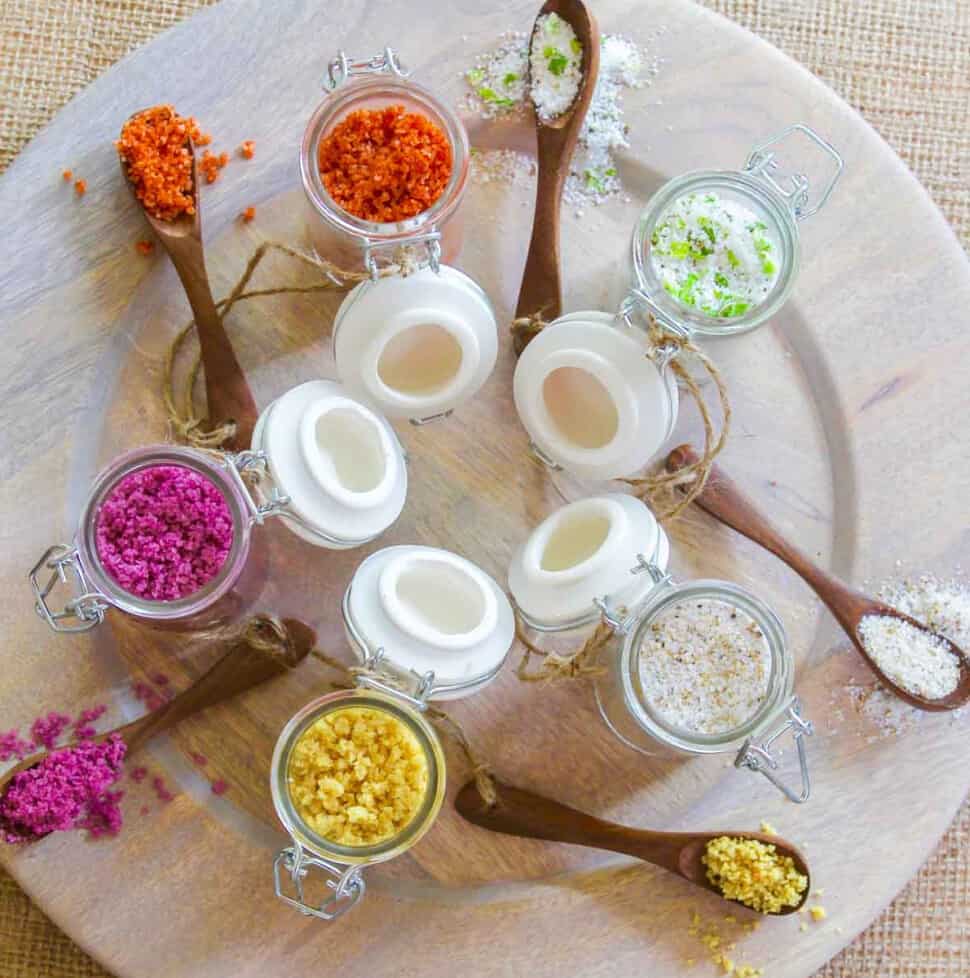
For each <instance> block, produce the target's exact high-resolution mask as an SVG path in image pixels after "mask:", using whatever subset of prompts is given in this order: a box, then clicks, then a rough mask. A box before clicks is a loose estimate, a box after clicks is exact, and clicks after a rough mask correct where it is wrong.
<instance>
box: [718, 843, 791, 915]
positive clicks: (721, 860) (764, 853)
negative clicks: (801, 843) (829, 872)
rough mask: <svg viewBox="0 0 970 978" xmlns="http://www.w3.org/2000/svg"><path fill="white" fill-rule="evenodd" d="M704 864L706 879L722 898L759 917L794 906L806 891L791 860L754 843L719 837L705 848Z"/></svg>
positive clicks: (766, 844) (772, 848)
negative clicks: (757, 913)
mask: <svg viewBox="0 0 970 978" xmlns="http://www.w3.org/2000/svg"><path fill="white" fill-rule="evenodd" d="M703 860H704V865H705V866H706V867H707V878H708V879H709V880H710V881H711V882H712V883H713V884H714V885H715V886H716V887H717V888H718V889H719V890H720V891H721V893H723V894H724V896H725V897H727V898H728V899H729V900H737V901H739V902H740V903H743V904H744V905H745V906H748V907H751V909H752V910H757V911H758V912H759V913H778V912H779V911H780V910H783V909H784V908H785V907H794V906H796V905H797V904H798V903H799V901H800V900H801V896H802V894H803V893H804V892H805V890H806V888H807V887H808V877H807V876H805V875H804V874H803V873H800V872H799V871H798V869H797V868H796V867H795V862H794V860H793V859H792V857H791V856H783V855H781V854H780V853H779V852H778V850H777V848H776V847H775V846H774V845H771V844H768V843H764V842H759V841H758V840H756V839H736V838H731V837H730V836H726V835H722V836H718V838H716V839H711V841H710V842H708V843H707V845H706V846H705V849H704V857H703Z"/></svg>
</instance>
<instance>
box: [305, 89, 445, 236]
mask: <svg viewBox="0 0 970 978" xmlns="http://www.w3.org/2000/svg"><path fill="white" fill-rule="evenodd" d="M318 152H319V163H320V176H321V177H322V179H323V185H324V186H325V187H326V188H327V192H328V193H329V194H330V196H331V197H332V198H333V199H334V201H335V202H336V203H337V204H339V205H340V206H341V207H342V208H343V209H344V210H345V211H348V212H349V213H351V214H353V215H354V216H355V217H360V218H363V219H364V220H367V221H377V222H382V223H383V222H389V221H402V220H404V219H405V218H408V217H414V216H415V215H416V214H420V213H421V212H422V211H426V210H427V209H428V208H429V207H430V206H431V205H432V204H433V203H434V202H435V201H436V200H437V199H438V198H439V197H440V196H441V194H442V192H443V191H444V189H445V187H446V186H447V184H448V180H449V178H450V177H451V170H452V166H453V161H452V156H451V145H450V143H449V142H448V137H447V136H446V135H445V134H444V132H443V131H442V130H441V128H440V127H439V126H436V125H435V124H434V123H433V122H432V121H431V120H430V119H428V118H427V117H425V116H423V115H419V114H417V113H415V112H407V111H405V109H404V106H403V105H389V106H387V107H386V108H383V109H358V110H357V111H355V112H351V113H350V114H349V115H347V117H346V118H344V119H342V120H341V121H340V122H339V123H338V124H337V125H336V126H334V128H333V130H332V131H331V132H329V133H328V134H327V135H326V136H325V137H324V138H323V139H322V140H321V141H320V147H319V151H318Z"/></svg>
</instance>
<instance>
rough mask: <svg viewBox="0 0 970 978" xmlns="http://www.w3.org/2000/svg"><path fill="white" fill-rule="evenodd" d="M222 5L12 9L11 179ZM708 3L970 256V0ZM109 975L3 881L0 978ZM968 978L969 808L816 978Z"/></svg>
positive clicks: (150, 0) (7, 123) (8, 43)
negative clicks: (22, 154) (845, 113)
mask: <svg viewBox="0 0 970 978" xmlns="http://www.w3.org/2000/svg"><path fill="white" fill-rule="evenodd" d="M212 2H215V0H0V170H2V169H3V168H5V167H6V165H7V164H8V163H9V162H10V160H12V159H13V157H14V155H15V154H16V153H17V152H18V151H19V150H20V149H21V148H22V147H23V146H24V144H25V143H26V142H27V141H28V140H29V139H30V138H31V136H33V135H34V133H36V132H37V130H38V129H39V128H40V127H41V126H43V125H44V124H45V123H46V122H47V121H48V120H49V119H50V118H51V116H52V115H53V114H54V113H55V112H56V111H57V109H58V108H60V106H61V105H63V104H64V103H65V102H66V101H67V100H68V99H69V98H70V97H71V96H72V95H73V94H74V93H75V92H76V91H77V90H78V89H80V88H81V87H83V86H84V85H86V84H87V83H88V82H90V81H91V80H92V79H94V78H95V77H96V76H97V75H98V74H99V73H100V72H102V71H103V70H104V69H105V68H107V67H108V66H109V65H111V64H112V63H113V62H115V61H116V60H117V59H118V58H120V57H122V56H123V55H125V54H126V53H127V52H128V51H130V50H131V49H132V48H134V47H136V46H137V45H139V44H142V43H143V42H145V41H147V40H148V39H149V38H151V37H152V36H153V35H154V34H156V33H157V32H158V31H160V30H162V29H163V28H165V27H168V26H169V25H171V24H173V23H174V22H175V21H177V20H178V19H180V18H182V17H185V16H187V15H188V14H190V13H192V12H193V11H194V10H197V9H198V8H200V7H202V6H206V5H208V4H209V3H212ZM703 2H704V3H705V5H706V6H708V7H710V8H712V9H714V10H717V11H719V12H720V13H722V14H725V15H726V16H728V17H730V18H732V19H734V20H736V21H737V22H738V23H740V24H743V25H744V26H745V27H748V28H749V29H751V30H753V31H755V32H756V33H758V34H760V35H761V36H762V37H764V38H765V39H766V40H768V41H770V42H771V43H772V44H774V45H776V46H777V47H779V48H781V49H782V50H784V51H786V52H787V53H788V54H790V55H792V56H793V57H794V58H796V59H797V60H798V61H800V62H802V64H804V65H807V66H808V67H809V68H810V69H811V70H812V71H814V72H815V73H816V74H817V75H818V76H819V77H820V78H822V79H823V80H824V81H826V82H827V83H828V84H829V85H831V86H832V87H833V88H834V89H835V90H836V91H837V92H838V93H839V94H840V95H842V97H843V98H845V99H846V100H847V101H848V102H849V103H850V104H852V105H853V106H855V107H856V108H857V109H859V111H861V112H862V114H863V115H864V116H865V117H866V118H867V119H868V120H869V121H870V122H871V123H872V124H873V125H874V126H875V127H876V129H878V130H879V132H880V133H881V134H882V135H883V136H884V137H885V138H886V140H887V141H888V142H889V143H890V144H891V145H892V146H893V147H894V148H895V149H896V151H897V152H898V153H899V154H900V155H901V156H902V157H903V159H904V160H906V162H907V163H908V164H909V166H910V167H911V168H912V169H913V171H914V172H915V173H916V175H917V176H918V177H919V179H920V180H921V181H922V182H923V184H924V185H925V186H926V187H927V188H928V190H929V191H930V193H931V194H932V195H933V197H934V198H935V200H936V202H937V203H938V204H939V205H940V207H941V208H942V210H943V212H944V213H945V214H946V216H947V217H948V218H949V220H950V221H951V222H952V224H953V226H954V228H955V229H956V231H957V233H958V234H959V235H960V237H961V240H962V241H963V243H964V245H965V246H966V247H968V248H970V0H811V2H809V0H703ZM64 162H65V161H62V160H55V161H53V162H52V164H51V165H52V166H60V165H62V164H63V163H64ZM68 162H69V161H68ZM887 231H888V232H890V233H891V232H892V229H887ZM829 910H830V913H831V915H832V919H831V920H830V921H829V923H828V924H827V925H826V926H829V925H831V926H838V920H837V918H838V907H830V908H829ZM105 976H106V972H105V971H104V970H103V969H101V968H100V967H99V966H98V965H97V964H95V963H94V962H93V961H92V960H91V959H90V958H88V957H86V956H85V955H84V954H83V953H82V952H81V951H80V950H79V949H78V948H76V947H75V946H74V945H73V944H72V943H71V941H70V940H68V939H67V938H66V937H65V936H64V935H63V934H61V933H60V932H59V931H58V930H57V929H56V928H55V927H54V926H53V925H52V924H51V923H50V922H48V921H47V919H46V918H45V917H44V916H43V914H41V912H40V911H39V910H38V909H37V908H36V907H34V906H33V905H32V904H31V902H30V901H29V900H28V899H27V897H26V896H25V895H24V894H23V893H22V892H21V890H20V889H19V888H18V887H17V885H16V883H14V881H13V880H11V879H10V878H9V877H7V876H5V875H3V873H2V872H0V978H105ZM968 976H970V803H968V804H965V805H964V807H963V809H962V811H961V812H960V814H959V816H958V817H957V819H956V821H955V822H954V824H953V826H952V827H951V828H950V831H949V832H948V833H947V835H946V836H945V838H944V839H943V841H942V842H941V843H940V845H939V847H938V848H937V850H936V852H935V853H934V855H933V856H932V857H931V859H930V860H929V862H927V864H926V865H925V866H924V868H923V869H922V871H921V872H920V873H919V875H918V876H917V877H916V878H915V879H914V880H913V881H912V883H910V885H909V886H908V887H907V888H906V890H905V891H904V892H903V893H902V894H901V895H900V896H899V897H898V899H897V900H896V901H895V902H894V903H893V904H892V906H891V907H890V908H889V909H888V910H887V911H886V912H885V913H884V914H883V915H882V916H881V917H880V918H879V919H878V920H877V921H876V922H875V923H874V924H873V925H872V926H871V927H870V928H869V929H868V930H867V931H866V932H865V933H864V934H863V935H861V936H860V937H859V938H858V939H857V940H856V941H855V942H854V943H853V944H851V945H850V946H849V947H848V948H847V949H846V950H845V951H843V952H842V953H841V954H840V955H838V957H836V958H835V959H834V960H833V961H831V962H830V963H829V964H828V965H827V966H826V967H825V968H823V969H822V971H820V972H819V973H818V975H817V976H816V978H968Z"/></svg>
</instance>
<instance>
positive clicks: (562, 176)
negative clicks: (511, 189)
mask: <svg viewBox="0 0 970 978" xmlns="http://www.w3.org/2000/svg"><path fill="white" fill-rule="evenodd" d="M551 13H554V14H556V15H557V16H558V17H561V18H562V19H563V20H564V21H566V22H567V23H568V24H569V26H570V27H572V29H573V31H575V33H576V39H577V40H578V41H579V43H580V44H581V45H582V46H583V56H582V63H581V65H580V73H581V77H580V80H579V89H578V91H577V92H576V97H575V98H574V99H573V102H572V104H571V105H570V106H569V108H568V109H565V110H564V111H563V112H561V113H560V114H559V115H557V116H556V117H555V118H553V119H548V120H542V119H540V118H539V116H538V113H537V114H536V167H537V174H536V206H535V216H534V217H533V221H532V239H531V241H530V242H529V252H528V255H527V256H526V261H525V270H524V272H523V274H522V285H521V287H520V289H519V299H518V303H517V305H516V308H515V315H516V317H517V318H518V317H527V316H532V315H534V314H537V313H539V314H541V315H542V316H543V318H545V319H547V320H552V319H556V318H557V317H558V316H560V315H561V314H562V282H561V278H560V275H561V273H560V267H559V218H560V210H561V205H562V191H563V187H564V186H565V183H566V177H567V176H568V174H569V163H570V161H571V160H572V157H573V152H574V151H575V149H576V143H577V142H578V141H579V133H580V130H581V129H582V127H583V122H584V121H585V119H586V113H587V111H588V110H589V103H590V100H591V99H592V97H593V90H594V89H595V88H596V79H597V78H598V76H599V64H600V33H599V28H598V27H597V26H596V20H595V19H594V18H593V15H592V14H591V13H590V12H589V10H588V9H587V8H586V5H585V4H584V3H583V2H582V0H547V2H546V3H544V4H543V6H542V9H541V10H540V11H539V13H538V15H537V17H536V20H538V19H539V18H540V17H544V16H546V15H547V14H551ZM534 37H535V28H534V27H533V31H532V35H531V37H530V41H529V48H530V53H531V48H532V39H533V38H534ZM529 90H530V91H531V77H530V79H529ZM527 342H528V341H527V340H525V339H524V338H523V337H520V336H517V337H516V353H521V352H522V350H523V349H524V348H525V345H526V343H527Z"/></svg>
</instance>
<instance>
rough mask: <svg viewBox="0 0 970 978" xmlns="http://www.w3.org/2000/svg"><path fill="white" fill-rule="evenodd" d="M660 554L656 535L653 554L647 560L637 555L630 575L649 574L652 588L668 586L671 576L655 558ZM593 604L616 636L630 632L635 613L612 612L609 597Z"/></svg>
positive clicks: (597, 600) (619, 609) (623, 609)
mask: <svg viewBox="0 0 970 978" xmlns="http://www.w3.org/2000/svg"><path fill="white" fill-rule="evenodd" d="M659 554H660V534H659V533H658V534H657V542H656V544H655V546H654V548H653V553H652V554H651V555H650V557H649V559H648V558H647V557H645V556H644V555H643V554H637V562H636V566H634V567H631V568H630V573H631V574H649V575H650V579H651V581H653V586H654V587H661V586H663V585H666V584H669V583H670V581H671V576H670V575H669V574H667V573H665V572H664V571H662V570H661V569H660V566H659V565H658V563H657V558H658V557H659ZM593 604H595V605H596V607H597V608H599V611H600V617H601V618H602V619H603V621H604V622H605V623H606V624H607V625H609V626H610V628H612V629H613V631H614V632H615V633H616V634H617V635H626V634H627V632H629V631H630V626H631V625H632V624H633V622H634V621H635V620H636V619H637V617H638V615H637V611H636V609H634V610H633V611H632V612H631V611H627V610H626V609H625V608H622V607H620V608H618V609H617V610H616V611H614V610H613V607H612V605H611V604H610V597H609V595H607V596H606V597H603V598H594V599H593Z"/></svg>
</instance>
